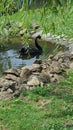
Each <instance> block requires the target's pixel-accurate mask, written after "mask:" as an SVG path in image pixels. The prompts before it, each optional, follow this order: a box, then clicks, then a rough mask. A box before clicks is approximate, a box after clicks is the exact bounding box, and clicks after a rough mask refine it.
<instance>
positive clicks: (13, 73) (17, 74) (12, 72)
mask: <svg viewBox="0 0 73 130" xmlns="http://www.w3.org/2000/svg"><path fill="white" fill-rule="evenodd" d="M4 74H12V75H15V76H17V77H19V75H20V70H18V69H15V68H12V69H9V70H7V71H5V72H4Z"/></svg>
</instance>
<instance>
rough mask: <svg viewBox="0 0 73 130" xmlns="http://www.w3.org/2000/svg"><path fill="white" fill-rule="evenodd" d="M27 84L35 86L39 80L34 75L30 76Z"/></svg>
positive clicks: (38, 83)
mask: <svg viewBox="0 0 73 130" xmlns="http://www.w3.org/2000/svg"><path fill="white" fill-rule="evenodd" d="M27 85H28V86H31V87H33V86H36V85H40V81H39V79H38V78H37V77H36V76H32V77H31V78H30V79H29V81H28V82H27Z"/></svg>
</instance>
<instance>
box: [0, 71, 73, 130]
mask: <svg viewBox="0 0 73 130" xmlns="http://www.w3.org/2000/svg"><path fill="white" fill-rule="evenodd" d="M0 130H73V72H70V73H69V74H68V76H67V79H64V80H62V81H61V82H60V83H57V84H52V85H47V86H45V87H43V88H40V87H39V86H37V87H35V88H34V89H33V90H26V91H23V93H22V94H21V96H20V98H18V99H17V98H16V99H13V100H11V101H2V102H0Z"/></svg>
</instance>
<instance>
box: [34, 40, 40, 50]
mask: <svg viewBox="0 0 73 130" xmlns="http://www.w3.org/2000/svg"><path fill="white" fill-rule="evenodd" d="M37 39H38V38H36V39H35V45H36V47H37V48H38V49H39V50H42V48H41V46H40V45H39V44H38V40H37Z"/></svg>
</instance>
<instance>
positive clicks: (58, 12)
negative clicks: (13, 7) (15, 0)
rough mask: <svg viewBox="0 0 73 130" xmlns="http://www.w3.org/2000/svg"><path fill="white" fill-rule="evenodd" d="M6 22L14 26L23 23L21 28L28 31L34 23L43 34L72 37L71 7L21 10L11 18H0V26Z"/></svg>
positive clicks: (72, 16) (72, 17)
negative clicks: (49, 33)
mask: <svg viewBox="0 0 73 130" xmlns="http://www.w3.org/2000/svg"><path fill="white" fill-rule="evenodd" d="M8 20H9V21H13V24H14V25H16V23H17V22H21V23H23V27H22V28H27V29H29V31H30V30H32V27H31V24H32V23H34V22H35V23H37V24H39V25H40V26H41V27H42V29H43V31H44V32H45V33H48V32H51V33H52V34H57V35H60V34H62V33H63V34H65V35H67V36H68V37H69V38H71V37H73V6H72V7H70V8H69V7H67V8H66V7H65V8H63V7H62V8H60V7H56V8H52V9H49V8H45V9H43V8H41V9H35V10H34V9H33V10H26V11H24V10H23V9H21V10H20V11H19V12H17V13H15V14H13V15H11V16H9V15H7V16H2V17H1V18H0V25H2V26H3V24H4V25H5V23H6V22H7V21H8ZM2 26H1V27H2ZM1 27H0V30H1Z"/></svg>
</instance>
